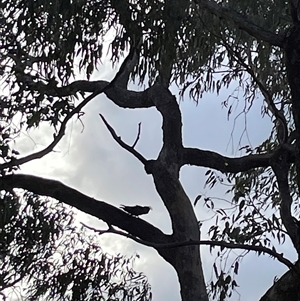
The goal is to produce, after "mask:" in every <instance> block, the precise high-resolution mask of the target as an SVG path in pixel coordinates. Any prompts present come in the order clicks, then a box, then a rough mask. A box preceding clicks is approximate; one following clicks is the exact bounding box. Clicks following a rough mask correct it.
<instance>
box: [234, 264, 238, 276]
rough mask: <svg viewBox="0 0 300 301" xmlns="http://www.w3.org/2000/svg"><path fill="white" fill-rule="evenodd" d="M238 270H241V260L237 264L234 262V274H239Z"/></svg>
mask: <svg viewBox="0 0 300 301" xmlns="http://www.w3.org/2000/svg"><path fill="white" fill-rule="evenodd" d="M238 271H239V262H238V261H236V262H235V264H234V269H233V272H234V274H236V275H237V274H238Z"/></svg>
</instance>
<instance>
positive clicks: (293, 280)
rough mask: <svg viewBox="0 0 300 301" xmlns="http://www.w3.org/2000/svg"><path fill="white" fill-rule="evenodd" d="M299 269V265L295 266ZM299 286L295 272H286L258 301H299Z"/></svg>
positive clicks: (297, 275)
mask: <svg viewBox="0 0 300 301" xmlns="http://www.w3.org/2000/svg"><path fill="white" fill-rule="evenodd" d="M295 267H296V268H298V269H299V263H297V264H296V265H295ZM299 300H300V286H299V274H297V273H296V272H295V271H292V270H289V271H287V272H286V273H285V274H284V275H283V276H282V277H281V278H280V279H279V280H278V281H276V282H275V283H274V284H273V285H272V287H271V288H270V289H269V290H268V291H267V292H266V293H265V294H264V295H263V296H262V297H261V299H260V300H259V301H299Z"/></svg>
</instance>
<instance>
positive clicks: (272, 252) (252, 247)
mask: <svg viewBox="0 0 300 301" xmlns="http://www.w3.org/2000/svg"><path fill="white" fill-rule="evenodd" d="M82 225H83V226H85V227H86V228H88V229H90V230H93V231H95V232H97V233H99V234H107V233H111V234H117V235H121V236H124V237H127V238H130V239H132V240H134V241H135V242H137V243H140V244H142V245H145V246H148V247H153V248H155V249H157V250H158V249H166V248H167V249H169V248H179V247H185V246H192V245H206V246H212V247H222V248H227V249H241V250H248V251H255V252H258V253H265V254H269V255H270V256H272V257H274V258H276V259H277V260H278V261H279V262H281V263H283V264H284V265H286V266H287V267H288V268H290V269H294V268H295V266H294V264H293V263H292V262H291V261H290V260H288V259H287V258H285V257H284V256H283V254H279V253H277V252H276V251H275V249H274V250H272V249H269V248H267V247H263V246H255V245H246V244H236V243H229V242H224V241H211V240H187V241H182V242H173V243H166V244H160V243H153V242H148V241H144V240H142V239H139V238H137V237H136V236H134V235H132V234H129V233H125V232H124V231H120V230H116V229H115V228H114V227H112V226H111V225H109V228H108V229H107V230H98V229H95V228H93V227H90V226H87V225H85V224H83V223H82ZM298 273H299V271H298Z"/></svg>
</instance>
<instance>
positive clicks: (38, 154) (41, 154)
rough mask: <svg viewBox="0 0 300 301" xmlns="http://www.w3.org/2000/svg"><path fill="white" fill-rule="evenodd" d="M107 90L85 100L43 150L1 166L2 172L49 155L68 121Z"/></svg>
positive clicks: (67, 118)
mask: <svg viewBox="0 0 300 301" xmlns="http://www.w3.org/2000/svg"><path fill="white" fill-rule="evenodd" d="M104 89H105V88H103V89H102V90H100V91H95V92H94V93H92V94H91V95H89V96H88V97H87V98H85V99H84V100H83V101H82V102H81V103H80V104H79V105H78V106H77V107H76V108H75V109H74V110H73V111H71V112H70V113H69V114H68V115H67V116H66V117H65V119H64V120H63V122H62V123H61V126H60V129H59V132H58V134H57V135H54V139H53V141H52V142H51V143H50V144H49V145H48V146H47V147H46V148H44V149H43V150H41V151H38V152H35V153H32V154H30V155H28V156H25V157H23V158H19V159H15V160H11V161H9V162H6V163H3V164H0V170H3V169H5V168H9V167H13V166H18V165H22V164H24V163H27V162H29V161H32V160H35V159H40V158H42V157H44V156H45V155H47V154H48V153H50V152H51V151H52V150H53V149H54V147H55V146H56V145H57V144H58V142H59V141H60V140H61V139H62V137H63V136H64V135H65V130H66V126H67V123H68V121H69V120H70V119H71V118H72V117H73V116H74V115H75V114H77V113H79V112H80V110H81V109H82V108H83V107H84V106H85V105H86V104H87V103H88V102H90V101H91V100H92V99H93V98H94V97H96V96H97V95H99V94H100V93H102V92H103V90H104Z"/></svg>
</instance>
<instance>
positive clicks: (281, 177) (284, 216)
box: [272, 152, 300, 256]
mask: <svg viewBox="0 0 300 301" xmlns="http://www.w3.org/2000/svg"><path fill="white" fill-rule="evenodd" d="M272 168H273V171H274V173H275V176H276V180H277V183H278V189H279V193H280V197H281V203H280V217H281V220H282V223H283V225H284V227H285V228H286V231H287V232H288V235H289V236H290V238H291V240H292V242H293V244H294V247H295V249H296V250H297V253H298V256H299V255H300V228H299V227H298V224H297V223H296V222H295V220H294V218H293V216H292V213H291V206H292V203H293V199H292V196H291V193H290V186H289V180H288V173H289V168H290V165H289V164H288V162H287V160H286V153H284V152H281V153H279V154H278V155H277V157H275V156H274V158H273V160H272Z"/></svg>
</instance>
